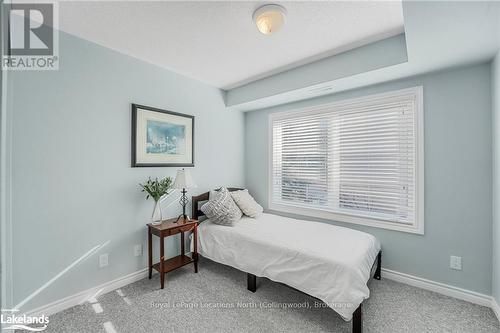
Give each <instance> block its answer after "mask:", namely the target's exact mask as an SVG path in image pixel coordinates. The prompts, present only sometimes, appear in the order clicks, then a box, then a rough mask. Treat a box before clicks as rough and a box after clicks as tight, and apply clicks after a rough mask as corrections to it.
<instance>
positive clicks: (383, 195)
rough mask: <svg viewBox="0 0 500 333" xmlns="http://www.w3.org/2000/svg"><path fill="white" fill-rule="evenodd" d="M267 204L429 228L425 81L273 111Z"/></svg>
mask: <svg viewBox="0 0 500 333" xmlns="http://www.w3.org/2000/svg"><path fill="white" fill-rule="evenodd" d="M270 131H271V133H270V138H271V149H270V152H271V156H270V163H271V165H270V186H269V192H270V193H269V208H270V209H271V210H277V211H284V212H289V213H296V214H302V215H308V216H315V217H322V218H328V219H334V220H337V221H341V222H350V223H357V224H364V225H370V226H375V227H381V228H386V229H394V230H400V231H408V232H414V233H421V234H422V233H423V204H424V202H423V107H422V87H416V88H411V89H405V90H400V91H396V92H391V93H384V94H380V95H374V96H369V97H365V98H361V99H356V100H350V101H347V102H345V101H343V102H340V103H334V104H328V105H322V106H318V107H314V108H310V109H305V110H299V111H293V112H285V113H276V114H271V116H270Z"/></svg>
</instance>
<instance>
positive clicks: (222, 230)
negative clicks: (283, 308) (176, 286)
mask: <svg viewBox="0 0 500 333" xmlns="http://www.w3.org/2000/svg"><path fill="white" fill-rule="evenodd" d="M379 251H380V243H379V241H378V240H377V239H376V238H375V237H374V236H372V235H370V234H368V233H365V232H361V231H357V230H353V229H349V228H343V227H338V226H333V225H330V224H326V223H320V222H312V221H305V220H298V219H292V218H288V217H283V216H278V215H273V214H262V215H261V216H260V217H258V218H256V219H254V218H250V217H243V218H242V219H241V221H239V222H238V223H237V224H236V225H235V226H233V227H228V226H222V225H217V224H214V223H211V222H210V220H206V221H204V222H202V223H201V224H200V226H199V227H198V252H199V254H201V255H202V256H204V257H206V258H208V259H211V260H213V261H216V262H219V263H222V264H225V265H229V266H232V267H234V268H237V269H239V270H241V271H244V272H247V273H251V274H254V275H256V276H259V277H267V278H269V279H271V280H273V281H276V282H281V283H285V284H287V285H289V286H291V287H293V288H296V289H298V290H300V291H302V292H304V293H307V294H309V295H311V296H314V297H316V298H319V299H320V300H322V301H323V302H325V303H326V304H327V305H328V306H329V307H330V308H332V309H333V310H335V311H336V312H337V313H338V314H340V315H341V316H342V318H343V319H344V320H351V319H352V314H353V312H354V311H355V310H356V308H357V307H358V306H359V304H361V302H363V300H364V299H366V298H368V297H369V296H370V290H369V289H368V286H367V282H368V280H369V278H370V273H371V268H372V265H373V263H374V261H375V259H376V257H377V254H378V252H379Z"/></svg>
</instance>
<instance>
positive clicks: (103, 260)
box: [99, 253, 109, 268]
mask: <svg viewBox="0 0 500 333" xmlns="http://www.w3.org/2000/svg"><path fill="white" fill-rule="evenodd" d="M108 264H109V256H108V253H103V254H101V255H100V256H99V267H100V268H102V267H106V266H108Z"/></svg>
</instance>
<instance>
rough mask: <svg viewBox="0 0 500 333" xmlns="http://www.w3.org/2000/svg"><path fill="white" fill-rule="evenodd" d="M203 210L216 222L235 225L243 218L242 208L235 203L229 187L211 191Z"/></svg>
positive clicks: (202, 207)
mask: <svg viewBox="0 0 500 333" xmlns="http://www.w3.org/2000/svg"><path fill="white" fill-rule="evenodd" d="M201 211H202V212H203V213H205V215H206V216H207V217H208V218H209V219H210V221H212V222H213V223H216V224H221V225H227V226H233V225H234V224H235V223H236V222H238V221H239V220H240V219H241V215H242V213H241V210H240V209H239V208H238V206H237V205H236V204H235V203H234V200H233V198H232V197H231V194H230V193H229V191H228V190H227V188H225V187H223V188H221V189H220V190H219V191H217V192H211V193H210V197H209V201H208V202H207V203H206V204H204V205H203V206H201Z"/></svg>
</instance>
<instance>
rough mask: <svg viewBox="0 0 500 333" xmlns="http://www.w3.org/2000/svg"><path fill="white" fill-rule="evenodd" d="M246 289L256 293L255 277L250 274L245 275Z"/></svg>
mask: <svg viewBox="0 0 500 333" xmlns="http://www.w3.org/2000/svg"><path fill="white" fill-rule="evenodd" d="M247 289H248V290H250V291H251V292H253V293H254V292H256V291H257V277H256V276H255V275H253V274H250V273H247Z"/></svg>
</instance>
